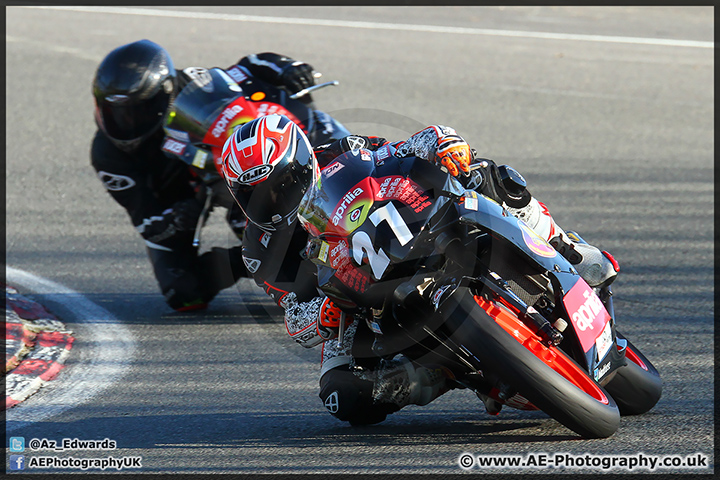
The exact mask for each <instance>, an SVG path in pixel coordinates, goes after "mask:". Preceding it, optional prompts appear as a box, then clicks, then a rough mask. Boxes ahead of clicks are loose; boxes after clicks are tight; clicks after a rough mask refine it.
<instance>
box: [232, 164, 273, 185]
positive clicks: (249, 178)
mask: <svg viewBox="0 0 720 480" xmlns="http://www.w3.org/2000/svg"><path fill="white" fill-rule="evenodd" d="M274 168H275V167H273V166H272V165H267V164H263V165H258V166H256V167H252V168H249V169H247V170H245V171H244V172H242V173H241V174H240V175H239V176H238V178H237V181H238V182H239V183H242V184H243V185H255V184H257V183H258V182H260V181H262V180H264V179H266V178H267V177H268V175H270V173H272V171H273V169H274Z"/></svg>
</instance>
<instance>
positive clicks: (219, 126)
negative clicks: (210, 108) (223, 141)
mask: <svg viewBox="0 0 720 480" xmlns="http://www.w3.org/2000/svg"><path fill="white" fill-rule="evenodd" d="M242 110H243V108H242V107H241V106H239V105H233V106H232V107H230V108H227V109H225V111H224V112H223V113H222V114H221V115H220V120H218V122H217V123H216V124H215V127H214V128H213V129H212V135H213V137H215V138H220V135H222V134H223V133H224V132H225V129H227V126H228V124H229V123H230V120H232V119H233V118H235V117H236V116H237V114H238V113H240V112H242Z"/></svg>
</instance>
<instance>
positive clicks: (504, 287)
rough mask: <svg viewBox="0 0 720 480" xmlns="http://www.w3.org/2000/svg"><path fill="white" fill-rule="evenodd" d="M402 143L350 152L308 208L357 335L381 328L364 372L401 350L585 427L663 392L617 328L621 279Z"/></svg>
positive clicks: (598, 427)
mask: <svg viewBox="0 0 720 480" xmlns="http://www.w3.org/2000/svg"><path fill="white" fill-rule="evenodd" d="M394 153H395V150H394V147H392V146H391V145H386V146H384V147H381V148H380V149H378V150H377V151H374V152H373V151H368V150H355V151H350V152H347V153H345V154H343V155H341V156H340V157H338V158H337V159H336V160H335V161H333V162H332V163H330V164H329V165H327V166H326V167H325V168H323V169H322V170H321V172H320V174H319V177H318V181H316V182H315V183H314V185H313V186H312V187H311V188H310V189H309V190H308V192H307V193H306V195H305V197H304V198H303V201H302V203H301V205H300V209H299V212H298V218H299V220H300V222H301V224H302V226H303V227H304V228H305V229H306V230H307V231H308V232H309V238H310V240H309V242H308V247H307V249H306V251H305V256H306V257H307V258H308V259H309V260H311V261H312V262H313V263H314V264H315V265H316V267H317V276H318V282H319V287H320V289H322V291H323V292H324V293H325V294H326V295H327V296H328V297H329V298H330V299H332V300H333V302H335V303H336V304H338V305H339V306H341V308H342V309H343V310H344V311H346V312H347V313H349V314H352V317H353V318H354V319H360V320H357V321H358V322H359V323H358V327H357V328H358V330H357V333H356V336H355V340H354V343H358V342H357V339H358V335H360V330H361V329H363V330H364V331H366V332H371V333H369V335H370V338H372V342H371V346H370V347H369V348H366V350H364V351H362V350H361V349H359V348H355V345H354V346H353V356H354V357H355V358H356V365H355V367H354V368H355V369H356V370H362V369H363V368H368V365H371V364H372V363H373V362H377V360H378V359H379V358H384V359H388V360H389V359H392V358H393V357H394V356H395V355H396V354H398V353H402V354H404V355H406V356H407V357H409V358H410V359H411V360H412V361H414V362H416V363H418V364H421V365H438V366H441V367H443V368H445V369H447V370H448V371H450V372H452V376H453V377H454V379H453V380H451V381H452V382H453V386H454V387H456V388H465V389H468V390H470V391H473V392H475V393H476V395H477V396H478V397H479V398H480V399H481V400H483V402H484V403H485V406H486V409H487V411H488V413H490V414H497V413H499V411H500V409H501V408H502V407H503V406H507V407H511V408H517V409H522V410H542V411H543V412H545V413H547V414H548V415H550V416H551V417H553V418H554V419H556V420H557V421H558V422H560V423H561V424H563V425H565V426H566V427H567V428H569V429H570V430H572V431H574V432H576V433H578V434H579V435H581V436H582V437H585V438H604V437H609V436H611V435H612V434H613V433H614V432H615V431H616V430H617V428H618V427H619V423H620V416H621V415H636V414H642V413H644V412H647V411H648V410H650V409H651V408H652V407H653V406H654V405H655V404H656V403H657V401H658V400H659V398H660V395H661V392H662V382H661V379H660V376H659V374H658V372H657V370H656V369H655V367H654V366H653V365H652V363H651V362H650V361H649V360H648V359H647V358H646V357H645V356H644V355H643V354H642V353H641V352H640V350H638V349H637V348H636V347H635V346H634V345H633V344H632V343H631V342H630V341H629V340H628V339H627V338H625V337H624V336H623V335H622V334H621V333H620V332H619V331H618V329H617V326H616V321H615V313H614V310H613V301H612V292H611V290H610V288H609V287H607V286H606V287H603V288H591V287H590V286H589V285H588V284H587V283H586V282H585V281H584V280H583V279H582V278H581V277H580V276H579V275H578V273H577V271H576V270H575V269H574V268H573V266H572V265H571V264H570V263H569V262H568V261H567V260H566V259H565V258H564V257H563V256H561V255H560V254H558V253H557V252H556V250H555V249H554V248H553V247H552V246H550V245H549V244H548V243H547V242H546V241H545V240H544V239H543V238H542V237H540V236H539V235H538V234H537V233H535V232H534V231H533V230H532V229H531V228H529V227H528V226H527V225H526V224H525V223H524V222H523V221H522V220H520V219H518V218H516V217H514V216H512V215H511V214H509V213H508V212H507V211H506V210H505V209H504V208H503V207H502V206H501V205H500V204H498V203H496V202H495V201H493V200H492V199H490V198H488V197H486V196H484V195H482V194H478V193H477V192H476V191H474V190H471V189H466V188H464V187H463V185H462V184H461V183H460V182H459V181H458V180H457V179H455V178H454V177H452V176H450V175H447V174H446V173H443V172H442V171H441V170H440V169H439V168H438V167H437V166H435V165H433V164H431V163H430V162H427V161H424V160H419V159H416V158H414V157H409V158H399V157H396V156H395V155H394ZM480 161H481V159H476V162H480ZM476 165H477V164H476ZM473 168H474V169H477V167H476V166H474V167H473ZM574 235H576V234H574ZM576 239H577V240H578V241H582V239H581V238H580V237H579V236H576ZM343 334H344V326H343V325H342V324H341V325H340V332H339V335H340V336H341V337H342V335H343ZM366 343H368V342H366Z"/></svg>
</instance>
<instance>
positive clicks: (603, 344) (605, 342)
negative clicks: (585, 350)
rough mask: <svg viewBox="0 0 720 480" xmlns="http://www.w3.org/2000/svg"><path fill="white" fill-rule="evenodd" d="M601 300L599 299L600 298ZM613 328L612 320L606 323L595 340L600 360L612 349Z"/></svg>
mask: <svg viewBox="0 0 720 480" xmlns="http://www.w3.org/2000/svg"><path fill="white" fill-rule="evenodd" d="M598 300H599V299H598ZM612 343H613V341H612V328H611V327H610V322H607V323H606V324H605V328H604V329H603V332H602V334H600V336H599V337H598V339H597V340H595V346H596V347H597V356H598V362H599V361H600V360H602V359H603V358H604V357H605V354H606V353H607V352H608V350H610V347H611V346H612Z"/></svg>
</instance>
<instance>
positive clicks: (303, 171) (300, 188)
mask: <svg viewBox="0 0 720 480" xmlns="http://www.w3.org/2000/svg"><path fill="white" fill-rule="evenodd" d="M291 163H292V164H293V165H292V166H291V167H290V168H284V169H282V170H281V171H280V172H277V173H278V174H279V175H273V177H272V179H271V181H266V182H260V183H259V184H257V185H255V186H252V187H251V186H240V188H237V189H236V190H235V191H234V192H233V193H234V195H235V199H236V200H237V202H238V204H239V205H240V206H241V207H242V209H243V211H244V212H245V215H246V216H247V218H248V219H249V220H250V221H251V222H253V223H255V224H256V225H258V226H259V227H261V228H263V229H267V230H277V229H281V228H283V227H284V226H286V225H289V224H290V223H292V222H293V220H294V219H295V216H296V215H295V213H296V212H297V209H298V205H299V204H300V200H301V199H302V197H303V195H304V194H305V190H306V189H307V187H308V185H309V184H310V182H311V180H312V170H311V169H309V168H307V167H306V166H305V165H299V164H298V162H291Z"/></svg>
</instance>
